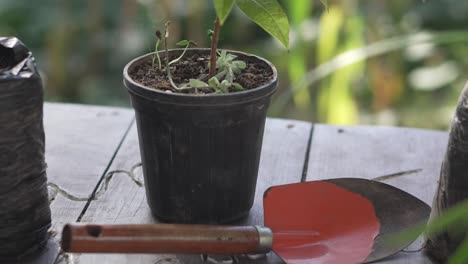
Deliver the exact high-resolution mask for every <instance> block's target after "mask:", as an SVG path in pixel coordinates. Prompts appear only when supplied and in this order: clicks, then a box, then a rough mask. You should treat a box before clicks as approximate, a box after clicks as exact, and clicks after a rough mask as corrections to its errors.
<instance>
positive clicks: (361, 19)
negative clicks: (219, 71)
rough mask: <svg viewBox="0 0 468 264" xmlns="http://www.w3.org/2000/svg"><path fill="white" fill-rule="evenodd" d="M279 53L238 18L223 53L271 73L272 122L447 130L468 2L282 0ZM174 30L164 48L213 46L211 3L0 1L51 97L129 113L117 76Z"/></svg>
mask: <svg viewBox="0 0 468 264" xmlns="http://www.w3.org/2000/svg"><path fill="white" fill-rule="evenodd" d="M280 3H281V4H282V5H283V6H284V7H285V9H286V10H287V12H288V16H289V18H290V22H291V47H290V49H289V50H285V49H284V48H283V47H282V46H281V45H280V44H279V43H278V42H277V41H275V40H273V39H272V38H270V37H269V36H268V35H267V33H265V32H263V30H262V29H261V28H259V27H258V26H256V25H255V24H253V23H252V22H250V21H249V20H248V19H246V18H245V16H244V15H243V14H242V13H241V12H240V11H239V10H234V12H233V13H232V14H231V16H230V17H229V18H228V20H227V22H226V24H225V26H224V27H223V28H222V32H221V39H220V47H221V48H229V49H236V50H241V51H245V52H250V53H255V54H257V55H260V56H262V57H265V58H266V59H268V60H271V61H272V62H273V63H274V64H275V65H276V67H277V68H278V72H279V78H280V88H279V91H278V93H277V94H276V95H275V97H274V100H273V103H272V107H271V109H270V115H272V116H276V117H285V118H295V119H303V120H310V121H313V122H322V123H333V124H384V125H398V126H410V127H421V128H440V129H446V128H447V127H448V124H449V122H450V118H451V114H452V112H453V109H454V106H455V105H456V103H457V98H458V94H459V93H460V91H461V89H462V87H463V85H464V83H465V82H466V80H468V28H467V26H468V1H460V0H426V1H423V0H391V1H390V0H387V1H357V0H335V1H329V7H330V9H329V11H328V12H327V11H326V10H324V7H323V6H322V5H321V3H320V1H319V0H315V1H311V0H282V1H280ZM167 20H170V21H171V22H172V27H171V29H172V34H171V39H170V45H171V46H174V43H175V42H177V41H178V40H180V39H191V40H193V41H195V42H197V43H198V44H199V46H201V47H208V46H209V44H208V37H207V30H208V29H210V28H211V27H212V23H213V20H214V10H213V6H212V1H207V0H67V1H60V0H42V1H26V0H1V1H0V35H1V36H17V37H18V38H20V39H21V40H22V41H23V42H24V43H25V44H27V45H28V46H29V47H30V49H31V50H32V51H33V53H34V55H35V57H36V59H37V62H38V66H39V68H40V70H41V72H42V76H43V78H44V81H45V84H46V96H47V100H49V101H62V102H77V103H86V104H102V105H118V106H129V100H128V96H127V94H126V91H125V89H124V87H123V85H122V74H121V73H122V69H123V67H124V65H125V64H126V63H127V62H128V61H129V60H131V59H132V58H134V57H136V56H139V55H142V54H144V53H146V52H150V51H151V49H152V47H153V45H154V41H155V36H154V31H155V30H156V29H161V28H162V27H163V25H164V23H165V22H166V21H167Z"/></svg>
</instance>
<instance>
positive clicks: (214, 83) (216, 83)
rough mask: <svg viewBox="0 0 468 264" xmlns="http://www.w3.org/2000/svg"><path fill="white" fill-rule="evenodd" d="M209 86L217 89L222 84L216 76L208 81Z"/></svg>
mask: <svg viewBox="0 0 468 264" xmlns="http://www.w3.org/2000/svg"><path fill="white" fill-rule="evenodd" d="M208 84H209V85H210V87H213V88H217V87H218V86H219V85H220V82H219V80H218V78H216V76H213V77H211V78H210V79H209V80H208Z"/></svg>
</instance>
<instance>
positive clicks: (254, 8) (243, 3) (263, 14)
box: [236, 0, 289, 48]
mask: <svg viewBox="0 0 468 264" xmlns="http://www.w3.org/2000/svg"><path fill="white" fill-rule="evenodd" d="M236 3H237V6H239V8H240V9H241V10H242V12H244V13H245V14H246V15H247V16H248V17H249V18H250V19H252V21H254V22H255V23H257V24H258V25H259V26H260V27H262V28H263V29H264V30H265V31H266V32H268V33H269V34H270V35H271V36H273V37H274V38H276V39H277V40H279V41H280V42H281V43H283V45H284V46H285V47H286V48H289V21H288V17H287V15H286V13H285V12H284V10H283V8H282V7H281V5H280V4H279V3H278V1H277V0H236Z"/></svg>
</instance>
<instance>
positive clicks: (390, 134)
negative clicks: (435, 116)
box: [27, 103, 447, 264]
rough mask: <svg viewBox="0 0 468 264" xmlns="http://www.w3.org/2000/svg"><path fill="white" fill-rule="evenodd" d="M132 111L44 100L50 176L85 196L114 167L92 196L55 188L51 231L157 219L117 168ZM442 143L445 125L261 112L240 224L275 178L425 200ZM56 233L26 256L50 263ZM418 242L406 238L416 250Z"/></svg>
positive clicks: (124, 166) (134, 151) (405, 259)
mask: <svg viewBox="0 0 468 264" xmlns="http://www.w3.org/2000/svg"><path fill="white" fill-rule="evenodd" d="M132 120H133V111H132V110H131V109H122V108H110V107H97V106H84V105H69V104H52V103H47V104H46V105H45V120H44V123H45V130H46V143H47V146H46V160H47V163H48V166H49V168H48V178H49V181H50V182H53V183H55V184H57V185H59V186H60V187H61V188H63V189H65V190H66V191H67V192H69V193H71V194H73V195H75V196H79V197H88V196H89V195H91V193H93V191H95V190H96V189H98V188H99V186H98V184H99V183H100V182H101V180H102V179H103V178H104V176H106V174H107V173H108V172H109V171H116V173H114V174H113V177H112V178H111V179H110V180H109V182H108V183H109V184H108V189H107V190H106V191H105V192H103V194H102V195H101V196H100V197H99V198H98V199H97V200H93V201H71V200H70V199H68V198H65V197H64V196H62V195H61V194H58V195H57V196H56V198H55V199H54V200H53V201H52V203H51V209H52V217H53V227H54V229H55V230H56V231H57V232H61V227H62V225H63V224H64V223H67V222H76V221H77V220H80V221H81V222H88V223H106V224H112V223H118V224H129V223H156V222H157V220H155V219H154V218H153V217H152V216H151V213H150V210H149V207H148V205H147V204H146V197H145V191H144V187H141V186H138V185H137V184H135V182H134V181H133V180H132V179H130V178H129V177H128V175H127V174H126V173H123V172H119V171H128V170H130V169H131V168H132V166H135V165H137V164H138V163H139V162H140V153H139V147H138V136H137V130H136V127H135V126H134V125H131V124H132ZM129 127H130V129H129ZM312 131H313V133H311V132H312ZM311 135H312V138H311V141H309V140H310V136H311ZM310 142H311V145H310V150H309V148H308V147H309V143H310ZM446 144H447V133H445V132H438V131H429V130H420V129H409V128H393V127H374V126H330V125H314V126H313V127H312V125H311V124H310V123H307V122H300V121H293V120H282V119H267V123H266V126H265V136H264V141H263V149H262V155H261V161H260V170H259V179H258V184H257V192H256V198H255V204H254V206H253V208H252V210H251V213H250V214H249V216H248V217H247V218H246V219H243V220H242V221H239V222H238V224H242V225H244V224H245V225H247V224H263V205H262V195H263V192H264V191H265V190H266V189H267V188H268V187H270V186H272V185H279V184H285V183H293V182H299V181H301V180H317V179H326V178H338V177H359V178H367V179H374V178H377V179H378V180H380V181H382V182H385V183H388V184H391V185H394V186H396V187H399V188H401V189H403V190H405V191H407V192H409V193H411V194H413V195H415V196H416V197H418V198H420V199H422V200H423V201H425V202H426V203H428V204H431V203H432V198H433V195H434V191H435V188H436V181H437V179H438V176H439V172H440V165H441V162H442V159H443V155H444V153H445V148H446ZM306 158H308V159H306ZM135 168H136V169H135V171H134V172H135V173H134V174H135V176H136V177H137V178H138V179H139V180H141V181H142V175H141V168H140V167H138V166H136V167H135ZM304 168H306V169H307V170H306V171H304ZM101 184H102V183H101ZM88 202H89V203H88ZM57 239H58V238H57V237H56V238H55V240H51V241H50V243H49V245H48V247H47V250H45V251H44V253H43V254H42V255H41V256H40V257H38V258H37V259H35V260H33V261H30V262H27V263H34V264H36V263H41V264H42V263H53V260H52V259H55V257H56V254H57V252H58V247H57V244H56V243H55V242H54V241H56V240H57ZM418 246H420V244H419V245H418V244H415V245H413V249H416V248H417V247H418ZM68 259H69V261H70V259H73V263H112V264H119V263H143V264H144V263H151V264H153V263H157V264H179V263H183V264H185V263H187V264H192V263H203V261H202V260H201V258H200V256H198V255H177V256H176V255H143V254H135V255H130V254H128V255H124V254H82V255H80V254H72V255H70V256H68ZM238 259H239V260H240V263H282V262H281V260H280V259H279V258H278V257H276V256H275V255H274V254H272V253H270V254H268V255H267V256H266V257H263V258H260V259H258V260H252V259H251V258H249V257H247V256H240V257H238ZM63 263H65V262H63ZM378 263H388V264H390V263H392V264H394V263H408V264H409V263H414V264H420V263H431V262H430V261H429V260H428V259H427V258H426V257H425V256H424V255H423V254H422V253H421V252H418V253H403V252H401V253H399V254H397V255H395V256H393V257H391V258H389V259H386V260H384V261H380V262H378Z"/></svg>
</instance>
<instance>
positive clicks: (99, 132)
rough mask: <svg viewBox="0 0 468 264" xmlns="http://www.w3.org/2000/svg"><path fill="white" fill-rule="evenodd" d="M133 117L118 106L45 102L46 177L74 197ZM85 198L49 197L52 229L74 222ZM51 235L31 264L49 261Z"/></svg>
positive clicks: (90, 182)
mask: <svg viewBox="0 0 468 264" xmlns="http://www.w3.org/2000/svg"><path fill="white" fill-rule="evenodd" d="M132 120H133V111H131V110H129V109H123V108H114V107H98V106H84V105H73V104H57V103H46V104H45V105H44V129H45V135H46V162H47V165H48V168H47V176H48V181H49V182H52V183H55V184H57V185H58V186H60V187H61V188H63V189H64V190H66V191H68V192H69V193H71V194H73V195H75V196H78V197H88V196H89V195H90V194H91V193H92V192H93V190H94V188H95V187H96V185H97V183H98V181H99V179H100V178H101V177H102V175H103V173H104V172H105V170H106V168H107V167H108V165H109V164H110V161H111V158H112V157H113V155H114V154H115V152H116V150H117V148H118V146H119V143H120V142H121V140H122V139H123V137H124V135H125V133H126V131H127V130H128V127H129V126H130V124H131V122H132ZM85 204H86V201H81V202H77V201H71V200H69V199H67V198H65V197H63V196H61V195H60V194H59V195H57V196H56V198H55V199H54V200H53V201H52V203H51V205H50V207H51V210H52V230H54V231H55V232H56V233H58V234H60V232H61V227H62V226H63V224H64V223H67V222H73V221H76V220H77V218H78V217H79V215H80V213H81V211H82V210H83V208H84V206H85ZM55 241H56V240H55V239H54V240H51V241H50V242H49V244H48V246H47V249H46V250H45V251H44V252H43V255H42V256H39V257H38V258H37V259H36V260H35V261H36V262H35V263H52V262H53V259H55V257H56V254H57V251H58V248H57V245H56V244H55Z"/></svg>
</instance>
